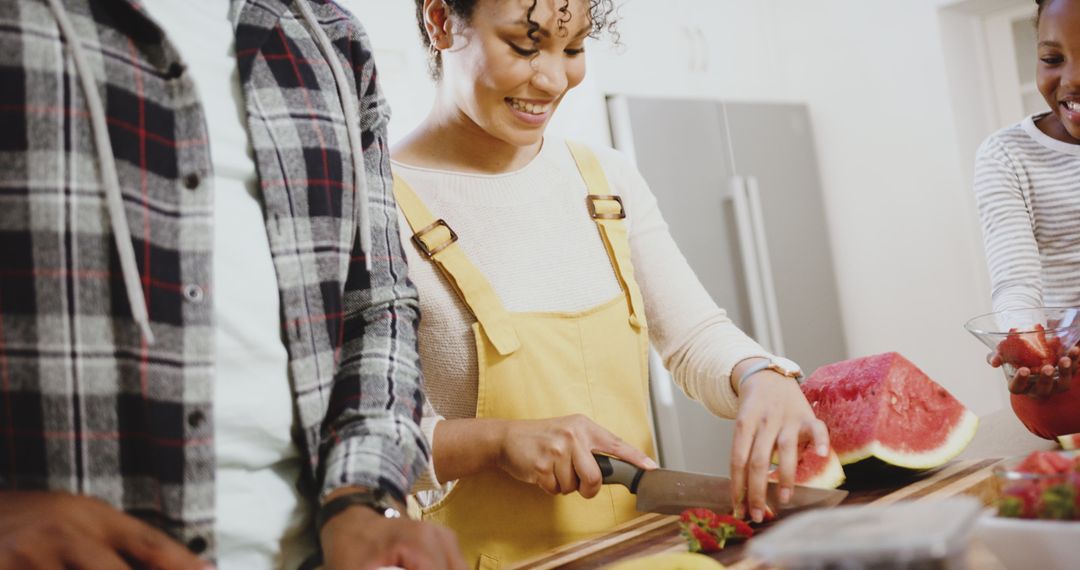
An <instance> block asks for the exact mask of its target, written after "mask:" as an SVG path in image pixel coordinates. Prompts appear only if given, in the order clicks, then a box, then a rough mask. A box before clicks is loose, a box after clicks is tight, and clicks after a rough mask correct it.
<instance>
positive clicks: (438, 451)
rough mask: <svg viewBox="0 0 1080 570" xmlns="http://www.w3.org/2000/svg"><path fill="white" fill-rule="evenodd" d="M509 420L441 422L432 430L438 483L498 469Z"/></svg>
mask: <svg viewBox="0 0 1080 570" xmlns="http://www.w3.org/2000/svg"><path fill="white" fill-rule="evenodd" d="M509 422H510V420H502V419H494V418H491V419H488V418H472V419H461V420H443V421H441V422H439V423H438V425H436V426H435V435H434V438H433V440H432V444H431V446H432V461H433V462H434V464H435V475H436V477H438V479H439V481H454V480H456V479H461V478H462V477H467V476H469V475H475V474H477V473H479V472H481V471H485V470H488V469H494V468H497V467H498V466H499V460H500V458H501V457H502V444H503V441H504V440H505V436H506V428H507V426H508V424H509Z"/></svg>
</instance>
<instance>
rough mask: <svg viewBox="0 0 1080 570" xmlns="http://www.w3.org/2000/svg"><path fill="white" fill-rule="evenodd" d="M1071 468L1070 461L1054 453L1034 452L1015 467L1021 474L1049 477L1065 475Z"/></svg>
mask: <svg viewBox="0 0 1080 570" xmlns="http://www.w3.org/2000/svg"><path fill="white" fill-rule="evenodd" d="M1072 466H1073V462H1072V460H1070V459H1069V458H1068V457H1065V456H1064V455H1062V454H1060V453H1057V452H1054V451H1036V452H1033V453H1032V454H1031V455H1028V456H1027V457H1026V458H1024V461H1023V462H1021V463H1020V465H1018V466H1017V467H1016V470H1017V471H1020V472H1022V473H1037V474H1040V475H1049V474H1054V473H1067V472H1068V471H1069V470H1070V469H1071V468H1072Z"/></svg>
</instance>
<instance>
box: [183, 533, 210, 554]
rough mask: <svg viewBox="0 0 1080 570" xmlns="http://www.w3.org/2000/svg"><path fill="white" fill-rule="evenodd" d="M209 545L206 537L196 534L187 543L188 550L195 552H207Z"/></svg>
mask: <svg viewBox="0 0 1080 570" xmlns="http://www.w3.org/2000/svg"><path fill="white" fill-rule="evenodd" d="M207 546H208V545H207V543H206V539H205V538H203V537H201V536H196V537H195V538H193V539H191V540H189V541H188V543H187V547H188V550H190V551H192V552H194V553H195V554H202V553H203V552H206V547H207Z"/></svg>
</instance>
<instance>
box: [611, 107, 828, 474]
mask: <svg viewBox="0 0 1080 570" xmlns="http://www.w3.org/2000/svg"><path fill="white" fill-rule="evenodd" d="M608 111H609V119H610V124H611V129H612V140H613V142H614V144H615V146H616V148H619V149H620V150H622V151H624V152H626V153H627V154H629V155H630V156H632V157H633V158H634V160H635V161H636V163H637V166H638V168H639V169H640V170H641V173H642V175H643V176H644V177H645V180H646V181H648V183H649V186H650V188H651V189H652V191H653V193H654V194H655V195H656V198H657V200H658V201H659V204H660V209H661V212H662V213H663V215H664V218H665V219H666V220H667V222H668V225H669V226H670V228H671V234H672V236H673V237H674V239H675V242H676V243H677V244H678V245H679V248H680V249H681V250H682V252H683V254H684V255H685V256H686V258H687V260H688V261H689V262H690V265H691V266H692V267H693V269H694V271H695V272H696V273H697V275H698V277H699V278H700V279H701V282H702V284H703V285H704V286H705V288H706V289H707V290H708V292H709V293H710V294H711V295H712V297H713V299H714V300H715V301H716V303H717V304H718V305H720V306H721V307H722V308H724V309H726V310H727V312H728V315H729V316H730V317H731V318H732V320H734V321H735V323H736V324H737V325H738V326H739V327H740V328H741V329H742V330H744V331H746V332H747V333H748V334H749V335H751V336H752V337H754V338H755V339H756V340H757V341H758V342H760V343H761V344H762V345H763V346H764V347H765V348H766V349H768V350H770V351H772V352H774V353H776V354H780V355H783V356H787V357H788V358H791V359H793V360H795V361H796V362H798V363H799V364H800V365H801V366H802V368H803V370H804V372H806V373H807V374H809V373H810V372H812V371H813V370H814V369H816V368H817V367H818V366H821V365H822V364H827V363H830V362H835V361H837V360H843V359H844V358H845V357H846V345H845V340H844V332H843V326H842V323H841V318H840V308H839V299H838V294H837V289H836V277H835V272H834V270H833V260H832V253H831V250H830V246H829V238H828V231H827V227H826V222H825V211H824V205H823V199H822V192H821V184H820V178H819V176H818V168H817V158H816V156H815V152H814V144H813V136H812V132H811V129H810V120H809V114H808V112H807V109H806V107H805V106H804V105H797V104H772V103H730V102H722V101H713V100H689V99H651V98H638V97H624V96H612V97H609V98H608ZM650 364H651V366H650V368H651V371H650V372H651V383H652V388H653V397H652V405H653V418H654V421H655V429H656V436H657V443H658V446H659V450H660V456H661V463H662V464H663V465H664V466H665V467H669V468H676V469H689V470H691V471H699V472H705V473H727V472H728V471H729V454H730V449H731V438H732V434H733V429H734V422H732V421H730V420H722V419H720V418H716V417H714V416H712V415H711V414H710V413H709V412H708V411H707V410H705V408H704V407H702V406H701V405H700V404H698V403H696V402H694V401H692V400H690V399H689V398H688V397H686V395H685V394H683V393H682V391H681V390H679V389H678V387H677V386H675V384H674V383H673V382H672V381H671V378H670V375H669V374H668V373H667V371H666V370H664V368H663V364H662V363H661V362H660V359H659V357H657V356H656V354H655V353H654V354H653V355H652V359H651V363H650ZM718 381H719V380H718Z"/></svg>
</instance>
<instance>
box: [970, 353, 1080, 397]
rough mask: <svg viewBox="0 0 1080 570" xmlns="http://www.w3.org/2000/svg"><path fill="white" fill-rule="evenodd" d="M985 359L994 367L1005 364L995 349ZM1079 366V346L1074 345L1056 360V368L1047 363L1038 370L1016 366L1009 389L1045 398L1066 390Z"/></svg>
mask: <svg viewBox="0 0 1080 570" xmlns="http://www.w3.org/2000/svg"><path fill="white" fill-rule="evenodd" d="M986 361H987V363H989V364H990V366H992V367H994V368H1000V367H1001V365H1003V364H1005V361H1004V360H1003V359H1002V358H1001V355H1000V354H998V353H997V352H996V351H995V352H992V353H990V354H987V355H986ZM1078 368H1080V346H1074V347H1072V348H1070V349H1069V352H1068V353H1066V354H1065V356H1062V357H1061V358H1060V359H1059V360H1058V365H1057V368H1055V367H1054V366H1052V365H1050V364H1047V365H1046V366H1043V367H1042V368H1041V369H1039V370H1032V369H1031V368H1028V367H1026V366H1019V367H1017V368H1016V374H1014V375H1013V377H1012V378H1011V379H1009V383H1008V385H1009V391H1010V392H1012V393H1013V394H1026V395H1028V396H1031V397H1034V398H1046V397H1048V396H1052V395H1054V394H1057V393H1059V392H1064V391H1065V390H1068V388H1069V384H1068V381H1069V380H1070V379H1071V378H1072V376H1073V374H1074V373H1076V372H1077V369H1078ZM1055 372H1057V373H1058V378H1060V379H1059V380H1055V379H1054V373H1055Z"/></svg>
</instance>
